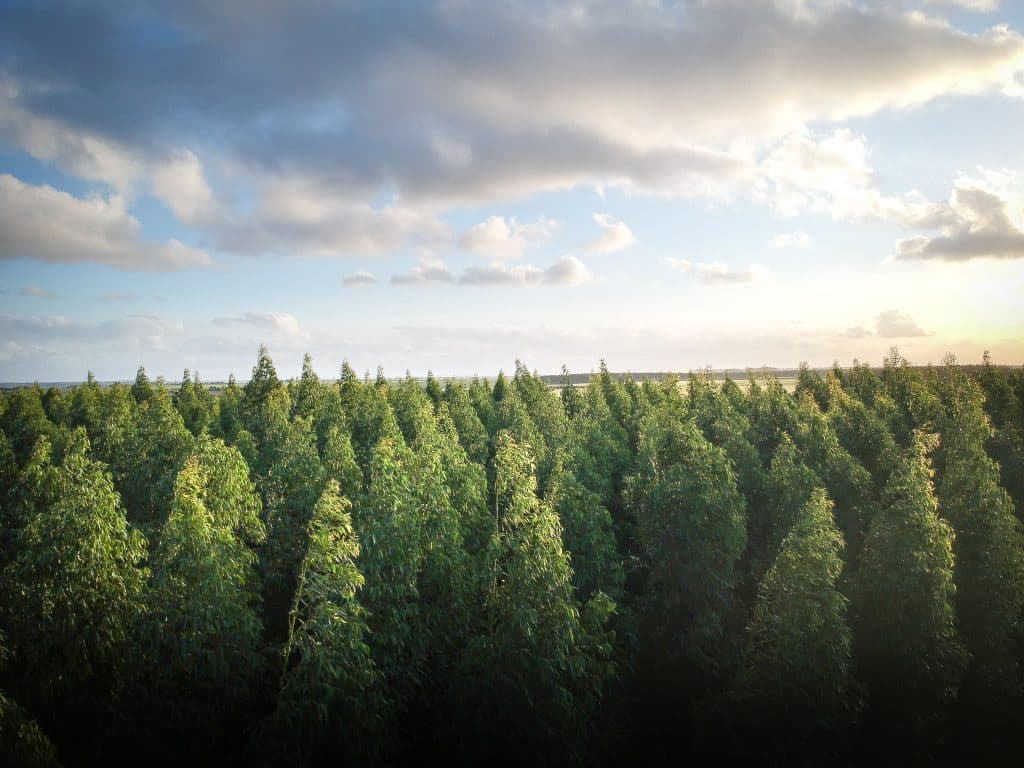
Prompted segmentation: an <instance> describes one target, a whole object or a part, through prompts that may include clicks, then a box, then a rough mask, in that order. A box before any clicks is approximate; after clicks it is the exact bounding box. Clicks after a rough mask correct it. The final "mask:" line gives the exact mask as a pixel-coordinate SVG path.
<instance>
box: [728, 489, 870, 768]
mask: <svg viewBox="0 0 1024 768" xmlns="http://www.w3.org/2000/svg"><path fill="white" fill-rule="evenodd" d="M843 547H844V545H843V536H842V534H841V533H840V531H839V529H838V528H837V527H836V525H835V522H834V520H833V515H832V502H831V501H830V500H829V498H828V496H827V495H826V493H825V490H824V489H823V488H821V487H818V488H815V489H814V490H813V491H812V493H811V495H810V498H809V500H808V501H807V503H806V504H804V505H803V507H802V508H801V509H800V511H799V513H798V515H797V518H796V520H795V521H794V523H793V526H792V528H791V529H790V531H789V532H788V533H787V534H786V537H785V538H784V539H783V541H782V544H781V546H780V547H779V551H778V554H777V555H776V556H775V560H774V562H773V563H772V565H771V567H770V568H769V569H768V571H767V573H765V575H764V579H763V580H762V581H761V585H760V587H759V588H758V593H757V600H756V602H755V604H754V611H753V615H752V616H751V619H750V624H749V626H748V630H747V647H746V651H745V653H744V656H743V666H742V668H741V669H740V672H739V675H738V679H737V693H738V701H737V703H736V706H737V713H736V714H737V715H738V716H739V717H741V718H742V719H744V720H745V721H746V722H743V723H742V725H743V726H744V727H745V728H748V729H751V730H752V733H751V734H748V735H749V736H753V737H754V741H753V745H754V749H756V750H757V752H759V753H760V754H761V755H762V756H763V757H764V758H766V759H767V760H768V761H771V762H787V761H791V760H794V759H795V760H797V761H798V762H800V761H801V760H800V758H806V757H811V758H817V759H821V757H822V756H823V755H826V754H828V752H829V751H830V749H829V748H830V747H832V748H833V749H835V746H833V745H834V742H835V740H836V739H837V738H841V737H842V736H843V731H844V730H846V729H848V728H850V726H851V725H852V724H853V716H854V715H855V713H856V710H857V708H858V698H859V697H858V687H857V685H856V683H855V681H854V679H853V669H852V667H853V664H852V648H853V638H852V634H851V632H850V628H849V626H848V625H847V621H846V610H847V600H846V598H845V597H844V596H843V595H842V594H841V593H840V592H839V590H838V589H837V584H838V581H839V578H840V575H841V574H842V571H843Z"/></svg>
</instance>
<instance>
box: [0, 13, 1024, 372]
mask: <svg viewBox="0 0 1024 768" xmlns="http://www.w3.org/2000/svg"><path fill="white" fill-rule="evenodd" d="M1022 136H1024V3H1018V2H1009V1H1006V2H1000V1H999V0H919V1H917V2H914V1H912V0H881V1H880V2H853V1H852V0H691V1H686V0H681V1H680V2H670V0H660V1H659V0H633V1H632V2H629V1H627V0H620V1H619V2H604V1H603V0H593V1H580V2H557V3H556V2H541V1H538V2H514V3H513V2H503V1H502V0H490V1H489V2H469V1H468V0H437V1H436V2H417V3H406V2H388V1H387V0H378V1H377V2H373V3H358V2H320V1H319V0H305V1H304V2H300V3H295V2H289V3H285V2H270V1H269V0H245V1H244V2H243V1H242V0H227V1H226V2H209V1H206V0H204V1H201V2H200V1H198V0H196V1H194V2H193V0H173V1H171V0H142V1H141V2H134V3H129V4H126V3H112V2H105V1H104V0H89V2H81V3H79V2H67V3H64V2H52V3H50V2H10V0H0V381H33V380H39V381H68V380H81V379H83V378H84V377H85V376H86V373H87V371H89V370H92V371H94V372H95V374H96V376H97V377H98V378H100V379H102V380H110V379H130V378H132V377H134V374H135V370H136V368H137V367H138V366H140V365H143V366H145V367H146V369H147V371H148V372H149V374H150V375H151V376H158V375H162V376H165V377H166V378H167V379H169V380H177V379H179V378H180V377H181V371H182V369H183V368H189V369H191V370H192V371H196V370H198V371H199V373H200V375H201V376H202V377H203V378H204V379H205V380H223V379H224V378H226V377H227V375H228V374H229V373H232V372H233V373H235V374H236V375H237V376H238V377H239V378H240V379H246V378H248V375H249V371H250V369H251V367H252V365H253V363H254V361H255V358H256V354H257V349H258V346H259V344H260V343H265V344H266V345H267V346H268V348H269V350H270V353H271V355H272V357H273V358H274V360H275V363H276V364H277V368H278V371H279V373H280V374H281V375H283V376H292V375H296V374H297V373H298V372H299V370H300V367H301V364H302V356H303V353H304V352H309V353H311V354H312V355H313V361H314V367H315V368H316V370H317V371H318V372H319V373H320V375H321V376H325V377H328V378H332V377H336V376H337V375H338V370H339V367H340V365H341V362H342V361H343V360H346V359H347V360H348V361H349V362H350V363H351V365H352V366H353V367H354V368H355V369H356V370H357V371H360V372H361V371H364V370H370V371H375V370H376V368H377V366H378V365H381V366H383V368H384V371H385V373H386V374H388V375H393V376H400V375H403V374H404V373H405V372H406V371H407V370H408V371H410V372H411V373H412V374H413V375H417V376H421V375H424V374H425V373H426V372H427V371H428V370H433V371H434V372H435V373H436V374H438V375H440V376H445V375H472V374H480V375H487V376H493V375H494V374H496V372H497V371H498V370H499V369H504V370H506V371H508V370H511V369H512V368H513V366H514V361H515V360H517V359H520V360H522V361H523V362H524V363H526V365H527V366H528V367H530V368H532V369H536V370H539V371H540V372H542V373H554V372H557V371H559V370H560V368H561V366H562V365H563V364H564V365H566V366H568V368H569V369H570V370H572V371H574V372H586V371H589V370H593V369H595V368H596V367H597V366H598V364H599V361H600V360H602V359H604V360H606V361H607V364H608V366H609V368H610V369H612V370H621V371H626V370H631V371H664V370H675V371H687V370H694V369H699V368H704V367H708V366H710V367H712V368H747V367H751V368H758V367H761V366H778V367H787V368H788V367H795V366H796V365H797V364H799V363H801V362H807V363H809V364H811V365H813V366H828V365H831V364H832V363H833V361H839V362H840V364H843V365H847V364H850V363H851V362H852V361H853V360H855V359H857V360H860V361H867V362H871V363H874V364H879V363H880V362H881V360H882V359H883V357H884V356H885V355H886V353H887V352H888V350H889V349H890V348H891V347H897V348H898V349H899V351H900V352H901V354H902V355H903V356H904V357H906V358H907V359H909V360H910V361H911V362H913V363H920V364H924V363H928V362H935V363H938V362H941V361H942V359H943V358H944V356H945V355H947V354H953V355H955V356H956V357H957V358H958V359H960V360H961V361H963V362H978V361H980V360H981V357H982V354H983V352H984V351H986V350H989V351H990V352H991V355H992V358H993V359H994V360H995V361H996V362H999V363H1006V364H1021V363H1024V141H1022V139H1021V137H1022Z"/></svg>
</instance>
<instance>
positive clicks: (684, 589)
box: [632, 410, 746, 679]
mask: <svg viewBox="0 0 1024 768" xmlns="http://www.w3.org/2000/svg"><path fill="white" fill-rule="evenodd" d="M637 461H638V467H639V470H638V473H637V474H636V475H635V476H634V477H633V478H632V488H633V499H634V502H633V503H634V505H635V507H636V514H637V519H638V520H639V523H640V535H641V540H642V541H643V544H644V547H645V562H646V564H647V567H648V569H649V575H648V581H647V592H648V594H647V600H648V608H647V613H648V618H649V621H650V622H651V624H652V626H651V628H650V629H651V633H652V637H653V638H654V642H655V643H656V644H658V645H661V646H662V648H663V651H664V652H665V653H666V654H667V655H668V656H669V657H670V658H674V659H677V660H678V659H680V658H681V659H682V660H684V662H685V664H686V665H687V666H690V667H692V669H693V670H694V671H695V672H696V673H697V674H698V676H699V677H705V678H706V679H714V677H715V676H716V675H717V674H718V672H719V670H717V669H716V661H715V657H716V656H718V655H719V653H718V652H719V651H720V650H721V639H722V618H723V615H724V614H725V612H726V611H727V610H728V609H729V607H730V604H731V601H732V590H733V587H734V586H735V583H736V562H737V560H739V558H740V555H742V553H743V550H744V548H745V546H746V519H745V516H744V504H743V497H742V496H741V495H740V493H739V490H738V489H737V488H736V476H735V474H734V473H733V470H732V467H731V466H730V465H729V461H728V459H727V458H726V456H725V454H724V452H723V451H722V450H721V449H720V448H716V447H715V446H713V445H711V444H710V443H709V442H708V441H707V440H706V439H705V438H704V436H703V435H702V434H701V432H700V430H699V429H698V428H697V426H696V424H694V423H693V422H692V421H691V420H689V419H688V418H686V417H685V416H683V415H681V414H674V413H672V412H671V411H669V410H665V411H662V412H661V413H660V414H659V416H658V418H656V419H649V420H648V421H647V422H646V423H645V426H644V429H643V437H642V442H641V446H640V455H639V456H638V459H637Z"/></svg>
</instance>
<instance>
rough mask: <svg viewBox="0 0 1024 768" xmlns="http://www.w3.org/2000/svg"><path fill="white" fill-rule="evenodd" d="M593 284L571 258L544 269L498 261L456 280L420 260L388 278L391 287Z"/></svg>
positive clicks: (437, 262)
mask: <svg viewBox="0 0 1024 768" xmlns="http://www.w3.org/2000/svg"><path fill="white" fill-rule="evenodd" d="M591 280H593V275H592V274H591V273H590V271H589V270H588V269H587V268H586V266H585V265H584V264H583V262H581V261H580V260H579V259H577V258H576V257H575V256H562V257H561V258H559V259H558V260H557V261H556V262H555V263H554V264H552V265H551V266H550V267H548V268H546V269H541V268H540V267H535V266H533V265H530V264H516V265H514V266H509V265H508V264H504V263H502V262H500V261H495V262H491V263H490V264H486V265H483V266H469V267H466V268H465V269H463V270H462V272H460V273H459V274H458V275H457V276H456V275H455V274H454V273H453V272H452V271H451V270H450V269H449V268H448V266H447V265H446V264H445V263H444V262H443V261H440V260H439V259H431V258H421V259H420V261H419V263H418V264H417V265H416V266H415V267H413V268H412V269H411V270H410V271H408V272H402V273H398V274H395V275H392V276H391V284H392V285H402V286H406V285H462V286H509V287H526V286H540V285H553V286H568V287H573V286H578V285H583V284H584V283H587V282H590V281H591Z"/></svg>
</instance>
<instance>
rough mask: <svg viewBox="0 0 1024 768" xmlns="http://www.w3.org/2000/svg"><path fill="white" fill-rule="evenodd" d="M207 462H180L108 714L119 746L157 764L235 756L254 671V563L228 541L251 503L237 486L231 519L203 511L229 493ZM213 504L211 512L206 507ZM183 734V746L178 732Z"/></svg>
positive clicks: (257, 660) (246, 550) (258, 665)
mask: <svg viewBox="0 0 1024 768" xmlns="http://www.w3.org/2000/svg"><path fill="white" fill-rule="evenodd" d="M206 448H207V456H204V455H203V453H199V454H197V455H195V456H192V457H190V458H189V460H188V461H187V462H186V463H185V466H184V467H183V468H182V470H181V472H180V473H179V474H178V477H177V480H176V482H175V485H174V494H173V499H172V503H171V512H170V516H169V517H168V519H167V523H166V524H165V525H164V529H163V533H162V535H161V537H160V543H159V546H158V547H157V549H156V552H155V553H154V556H153V562H152V568H153V578H152V582H151V584H150V588H149V592H148V594H147V599H146V602H147V606H148V610H147V612H146V613H145V615H144V616H143V618H142V620H141V621H140V626H139V629H138V634H139V641H138V643H137V645H136V646H135V649H134V651H135V652H134V655H133V658H132V664H131V670H130V674H128V675H126V681H125V685H124V687H123V689H122V692H121V695H120V698H119V702H118V707H117V711H118V714H119V715H120V718H121V720H122V731H121V735H122V738H126V739H128V740H129V741H130V742H131V744H132V747H133V751H136V752H137V754H138V755H139V756H140V757H144V758H145V759H146V761H147V762H155V763H158V764H172V765H174V764H181V763H182V762H184V761H190V762H195V761H198V762H203V761H206V760H209V759H211V758H212V757H213V756H214V755H215V754H217V753H218V752H220V751H225V752H229V753H230V751H231V750H237V749H239V748H240V745H241V743H242V742H241V738H242V735H241V734H240V733H239V732H238V729H237V727H236V726H234V725H233V724H234V723H237V722H242V721H244V720H246V719H248V718H251V717H252V714H253V713H252V711H251V708H252V706H253V697H252V692H253V690H254V687H255V685H256V683H257V681H258V679H259V675H260V672H261V671H262V664H263V661H262V657H261V654H260V646H261V635H262V630H263V627H262V624H261V623H260V620H259V615H258V606H259V587H258V575H257V571H256V555H255V553H254V552H253V551H252V550H251V549H250V547H249V546H247V545H246V543H245V542H244V541H242V539H240V538H239V537H238V535H236V533H235V532H234V530H233V527H237V526H238V525H239V523H240V521H241V520H242V519H243V518H244V517H245V510H246V509H247V508H248V507H250V505H251V489H250V488H246V487H244V483H241V481H240V479H239V481H238V483H236V486H238V485H240V486H241V487H236V488H235V489H234V494H233V496H234V497H235V498H234V504H232V505H231V506H232V507H233V511H232V512H231V513H228V514H224V513H225V510H224V509H223V508H222V509H219V510H217V513H219V514H217V516H215V512H214V511H213V510H212V509H211V506H212V507H214V508H216V507H218V506H220V505H221V503H222V502H223V501H225V500H226V495H227V494H228V493H230V492H229V491H226V490H225V489H223V488H220V487H218V485H217V483H218V480H219V478H220V476H222V474H223V473H222V472H219V471H218V469H219V468H218V467H216V465H215V464H213V463H211V462H210V460H209V455H208V454H209V453H210V452H212V451H216V450H217V448H216V447H215V446H214V444H210V445H208V446H206ZM208 501H210V502H212V503H211V504H210V506H208V505H207V502H208ZM186 733H187V734H188V738H187V739H182V738H181V735H182V734H186Z"/></svg>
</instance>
